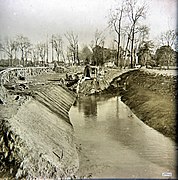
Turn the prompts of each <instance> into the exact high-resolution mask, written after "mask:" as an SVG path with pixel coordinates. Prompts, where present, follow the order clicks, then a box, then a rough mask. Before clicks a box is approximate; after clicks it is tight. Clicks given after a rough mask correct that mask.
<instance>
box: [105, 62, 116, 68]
mask: <svg viewBox="0 0 178 180" xmlns="http://www.w3.org/2000/svg"><path fill="white" fill-rule="evenodd" d="M104 67H115V64H114V61H112V62H111V61H109V62H106V63H104Z"/></svg>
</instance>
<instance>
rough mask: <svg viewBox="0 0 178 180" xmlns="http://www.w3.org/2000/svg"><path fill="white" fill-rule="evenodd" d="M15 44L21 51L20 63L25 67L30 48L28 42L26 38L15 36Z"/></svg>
mask: <svg viewBox="0 0 178 180" xmlns="http://www.w3.org/2000/svg"><path fill="white" fill-rule="evenodd" d="M17 43H18V47H19V49H20V51H21V61H22V63H23V66H25V59H26V63H27V56H28V52H29V48H30V46H31V43H30V40H29V39H28V38H27V37H24V36H23V35H19V36H17Z"/></svg>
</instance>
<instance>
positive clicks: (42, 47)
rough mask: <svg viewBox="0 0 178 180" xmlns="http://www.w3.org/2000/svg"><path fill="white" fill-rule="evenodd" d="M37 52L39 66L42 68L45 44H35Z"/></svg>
mask: <svg viewBox="0 0 178 180" xmlns="http://www.w3.org/2000/svg"><path fill="white" fill-rule="evenodd" d="M37 50H38V53H39V56H40V58H41V63H42V64H41V65H42V66H44V64H45V56H46V44H45V43H39V44H37Z"/></svg>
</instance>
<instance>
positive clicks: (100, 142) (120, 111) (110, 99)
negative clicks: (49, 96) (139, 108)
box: [69, 95, 176, 179]
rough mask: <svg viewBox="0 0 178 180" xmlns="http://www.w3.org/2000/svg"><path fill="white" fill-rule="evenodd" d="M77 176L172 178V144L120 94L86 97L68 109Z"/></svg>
mask: <svg viewBox="0 0 178 180" xmlns="http://www.w3.org/2000/svg"><path fill="white" fill-rule="evenodd" d="M69 113H70V119H71V122H72V124H73V125H74V131H75V137H76V142H77V144H78V145H77V146H78V151H79V160H80V169H79V175H78V176H80V177H91V178H104V177H105V178H163V179H164V178H168V177H169V178H175V169H176V165H175V157H176V156H175V154H176V153H175V144H174V142H173V141H172V140H171V139H169V138H167V137H165V136H163V135H162V134H160V133H159V132H158V131H156V130H154V129H152V128H151V127H149V126H147V125H145V124H144V123H143V122H142V121H141V120H140V119H138V118H137V117H136V116H135V115H134V114H133V113H132V111H131V110H130V109H129V108H128V107H127V106H126V105H125V104H124V103H123V102H122V101H121V100H120V97H119V96H109V95H102V96H88V97H82V98H81V99H78V100H77V102H76V103H75V104H74V106H73V107H72V108H71V110H70V112H69Z"/></svg>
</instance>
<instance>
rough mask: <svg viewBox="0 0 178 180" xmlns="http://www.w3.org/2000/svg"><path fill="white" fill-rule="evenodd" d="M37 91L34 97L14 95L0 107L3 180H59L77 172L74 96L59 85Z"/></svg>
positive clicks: (0, 153) (0, 171)
mask: <svg viewBox="0 0 178 180" xmlns="http://www.w3.org/2000/svg"><path fill="white" fill-rule="evenodd" d="M38 88H39V90H38V89H36V90H34V92H33V93H32V94H33V97H32V96H25V95H23V96H21V95H18V96H17V95H15V94H11V95H10V96H9V99H8V103H7V104H6V105H1V107H0V130H1V131H0V178H12V179H13V178H17V179H21V178H53V179H55V178H56V179H60V178H67V177H72V176H73V175H74V174H75V172H76V171H77V170H78V166H79V162H78V154H77V151H76V146H75V142H74V137H73V127H72V125H71V123H70V120H69V117H68V110H69V109H70V107H71V105H72V104H73V103H74V101H75V96H73V94H71V93H70V92H68V91H66V90H65V89H63V88H62V87H60V86H59V87H58V86H52V85H50V86H48V87H46V86H45V87H38ZM44 102H45V103H44ZM64 102H65V105H64ZM61 107H63V109H62V108H61ZM52 109H54V111H52Z"/></svg>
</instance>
